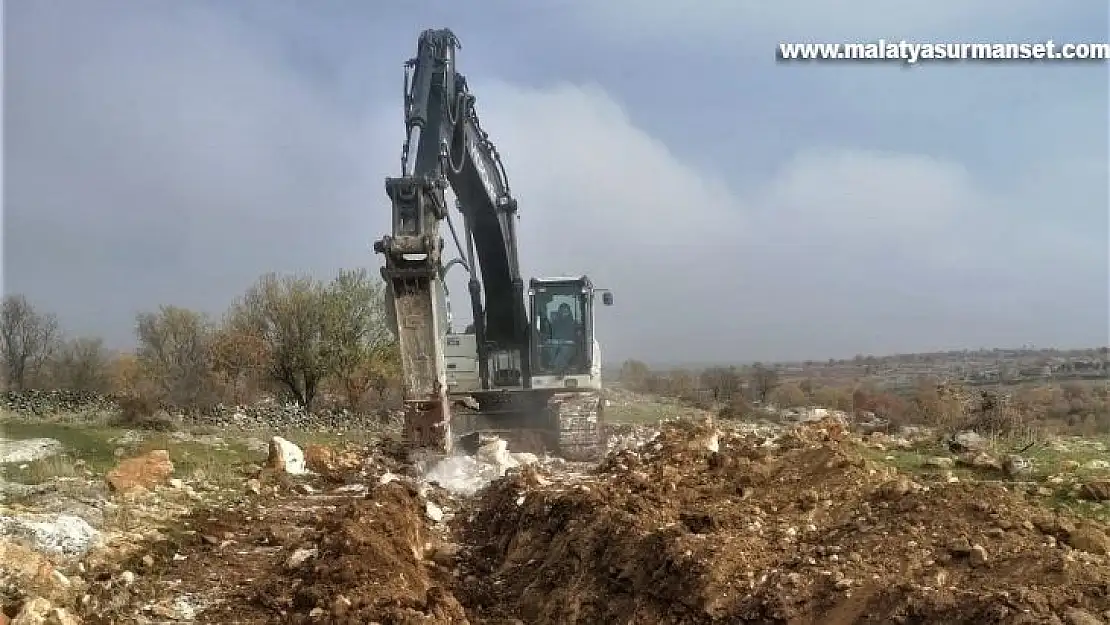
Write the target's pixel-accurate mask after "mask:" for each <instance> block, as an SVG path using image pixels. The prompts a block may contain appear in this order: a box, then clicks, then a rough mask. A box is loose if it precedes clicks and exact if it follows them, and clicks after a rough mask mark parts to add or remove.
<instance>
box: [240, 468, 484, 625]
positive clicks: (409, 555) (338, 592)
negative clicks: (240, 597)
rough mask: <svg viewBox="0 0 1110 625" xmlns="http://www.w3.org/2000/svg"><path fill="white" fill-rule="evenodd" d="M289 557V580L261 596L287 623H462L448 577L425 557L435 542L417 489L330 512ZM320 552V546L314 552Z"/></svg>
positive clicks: (385, 492) (381, 494)
mask: <svg viewBox="0 0 1110 625" xmlns="http://www.w3.org/2000/svg"><path fill="white" fill-rule="evenodd" d="M313 533H314V536H311V537H309V538H308V539H306V540H305V541H303V543H302V545H301V546H299V547H298V548H296V549H294V550H293V552H292V553H291V554H290V557H292V558H296V557H297V556H296V555H294V554H297V553H298V552H300V554H302V557H303V562H301V563H295V564H294V565H293V566H292V568H293V569H294V571H293V572H292V573H291V575H290V576H289V577H290V578H291V579H289V578H279V579H276V580H273V581H272V582H271V583H270V584H269V585H268V587H267V588H266V591H265V592H263V593H261V594H260V595H259V601H260V602H262V603H263V604H264V605H266V607H268V608H270V609H271V610H273V611H275V612H277V613H279V614H281V613H284V614H287V615H288V619H287V620H288V622H292V623H301V622H313V623H343V624H346V623H350V624H355V623H369V622H377V623H382V624H383V625H389V624H407V623H428V622H434V623H465V622H466V618H465V616H464V613H463V609H462V607H461V606H460V605H459V603H458V601H456V600H455V599H454V597H453V596H452V595H451V594H450V592H448V591H447V590H445V587H446V586H447V583H448V580H446V579H444V578H443V575H442V574H441V572H440V570H439V569H438V568H437V567H436V566H435V564H434V563H433V562H432V561H430V560H426V559H425V558H424V554H425V550H426V548H427V547H428V546H429V545H430V544H434V543H435V542H436V537H434V536H432V535H430V534H429V532H428V531H427V529H426V526H425V520H424V504H423V503H422V500H421V499H420V497H419V496H418V494H417V492H416V491H415V490H414V489H412V488H411V487H409V486H406V485H403V484H400V483H396V482H395V483H390V484H385V485H381V486H378V487H376V488H374V489H373V490H372V491H371V492H370V493H368V494H367V498H366V499H364V500H361V501H357V502H354V503H351V504H348V505H346V506H345V507H343V508H342V509H340V510H338V511H337V512H336V513H334V514H331V515H328V516H327V517H325V518H324V519H323V520H322V522H321V523H320V524H319V525H318V526H317V527H316V528H315V530H314V532H313ZM313 549H315V551H312V550H313Z"/></svg>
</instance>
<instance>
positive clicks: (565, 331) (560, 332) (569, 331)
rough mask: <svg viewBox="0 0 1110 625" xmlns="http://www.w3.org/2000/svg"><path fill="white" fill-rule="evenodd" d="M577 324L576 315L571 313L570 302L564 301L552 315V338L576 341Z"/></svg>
mask: <svg viewBox="0 0 1110 625" xmlns="http://www.w3.org/2000/svg"><path fill="white" fill-rule="evenodd" d="M577 325H578V324H577V323H575V321H574V315H572V314H570V304H567V303H566V302H563V303H562V304H559V310H558V311H556V313H555V314H554V315H552V317H551V338H553V339H555V340H556V341H574V340H576V339H577V338H578V337H577V336H575V335H576V334H577V332H576V331H575V330H576V329H577Z"/></svg>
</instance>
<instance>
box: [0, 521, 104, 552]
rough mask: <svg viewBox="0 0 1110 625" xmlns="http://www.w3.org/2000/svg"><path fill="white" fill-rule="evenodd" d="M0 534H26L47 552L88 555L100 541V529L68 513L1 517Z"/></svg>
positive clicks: (25, 535) (40, 548)
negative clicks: (51, 515) (97, 529)
mask: <svg viewBox="0 0 1110 625" xmlns="http://www.w3.org/2000/svg"><path fill="white" fill-rule="evenodd" d="M0 533H2V534H8V535H12V536H21V537H24V538H26V539H29V540H31V541H32V542H34V544H35V546H36V547H37V548H38V549H39V550H41V551H43V552H45V553H55V554H60V555H64V556H80V555H84V554H85V553H87V552H88V551H89V549H91V548H92V547H93V546H95V545H96V544H97V542H98V541H99V540H100V532H98V531H96V529H94V528H93V527H92V526H91V525H89V523H88V521H86V520H85V519H82V518H81V517H78V516H72V515H68V514H60V515H57V516H53V517H50V516H32V515H27V516H18V517H5V516H0Z"/></svg>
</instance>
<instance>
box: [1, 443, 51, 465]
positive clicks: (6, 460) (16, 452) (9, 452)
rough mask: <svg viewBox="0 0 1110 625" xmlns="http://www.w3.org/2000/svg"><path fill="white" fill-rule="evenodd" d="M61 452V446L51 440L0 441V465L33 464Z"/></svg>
mask: <svg viewBox="0 0 1110 625" xmlns="http://www.w3.org/2000/svg"><path fill="white" fill-rule="evenodd" d="M61 452H62V444H61V443H60V442H58V441H56V440H54V439H52V438H28V439H24V440H18V441H10V440H3V439H0V464H14V463H25V462H34V461H36V460H41V459H43V458H49V457H50V456H56V455H58V454H59V453H61Z"/></svg>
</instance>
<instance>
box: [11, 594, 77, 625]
mask: <svg viewBox="0 0 1110 625" xmlns="http://www.w3.org/2000/svg"><path fill="white" fill-rule="evenodd" d="M12 625H81V621H80V620H79V619H78V618H77V617H76V616H74V615H72V614H70V613H69V612H68V611H67V610H65V608H59V607H56V606H55V605H54V604H53V603H51V602H50V601H49V600H47V599H44V598H42V597H34V598H32V599H30V600H28V601H26V602H24V603H23V607H22V608H21V609H20V610H19V614H17V615H15V618H13V619H12Z"/></svg>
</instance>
